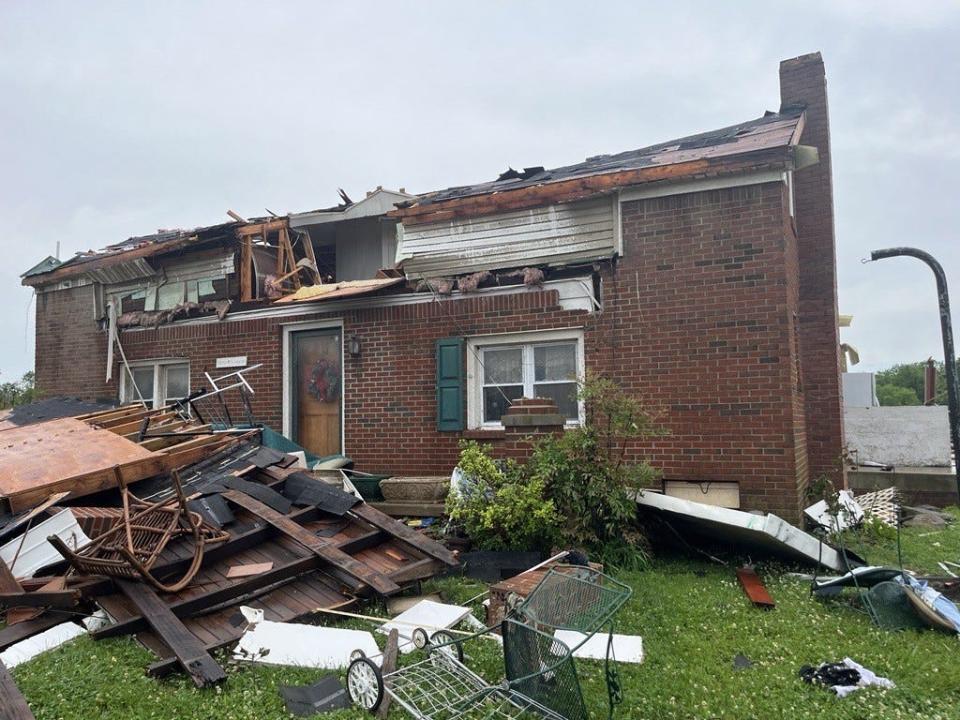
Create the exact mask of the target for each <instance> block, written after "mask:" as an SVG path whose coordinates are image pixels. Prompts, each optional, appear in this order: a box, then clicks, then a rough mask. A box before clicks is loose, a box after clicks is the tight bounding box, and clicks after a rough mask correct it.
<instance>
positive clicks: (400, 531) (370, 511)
mask: <svg viewBox="0 0 960 720" xmlns="http://www.w3.org/2000/svg"><path fill="white" fill-rule="evenodd" d="M350 512H351V513H352V514H353V515H356V516H357V517H359V518H362V519H363V520H366V521H367V522H368V523H370V524H371V525H373V526H374V527H377V528H380V529H381V530H383V531H384V532H386V533H388V534H390V535H393V536H394V537H396V538H398V539H400V540H403V541H404V542H405V543H407V544H409V545H412V546H413V547H415V548H416V549H417V550H419V551H420V552H422V553H424V554H425V555H429V556H430V557H432V558H436V559H437V560H439V561H440V562H443V563H446V564H447V565H451V566H453V565H457V564H458V561H457V558H456V556H455V555H454V554H453V553H452V552H450V551H449V550H447V548H445V547H444V546H443V545H441V544H440V543H438V542H437V541H436V540H431V539H430V538H428V537H427V536H426V535H423V534H422V533H418V532H417V531H416V530H414V529H412V528H410V527H407V526H406V525H404V524H403V523H402V522H399V521H398V520H394V519H393V518H392V517H390V516H389V515H385V514H384V513H382V512H380V511H379V510H377V509H376V508H372V507H370V505H368V504H367V503H361V504H359V505H357V506H356V507H354V508H353V509H352V510H351V511H350Z"/></svg>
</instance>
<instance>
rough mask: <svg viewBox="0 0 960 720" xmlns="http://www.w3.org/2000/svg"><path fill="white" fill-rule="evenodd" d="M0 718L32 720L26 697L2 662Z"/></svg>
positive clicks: (0, 670)
mask: <svg viewBox="0 0 960 720" xmlns="http://www.w3.org/2000/svg"><path fill="white" fill-rule="evenodd" d="M0 720H34V717H33V713H32V712H30V706H29V705H27V701H26V698H24V697H23V695H22V694H21V692H20V689H19V688H18V687H17V685H16V683H15V682H13V676H11V675H10V671H9V670H7V668H6V667H5V666H4V664H3V662H0Z"/></svg>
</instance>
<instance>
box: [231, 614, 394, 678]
mask: <svg viewBox="0 0 960 720" xmlns="http://www.w3.org/2000/svg"><path fill="white" fill-rule="evenodd" d="M354 650H362V651H363V653H364V654H365V655H366V656H367V657H369V658H371V659H373V660H374V662H376V663H377V664H379V659H377V656H379V655H380V648H379V647H378V646H377V641H376V640H375V639H374V637H373V635H371V634H370V633H368V632H365V631H362V630H347V629H344V628H329V627H318V626H316V625H303V624H300V623H278V622H270V621H267V620H265V621H263V622H259V623H257V624H256V625H254V626H253V627H252V628H251V629H249V630H247V631H246V632H245V633H244V634H243V636H242V637H241V638H240V641H239V642H238V643H237V646H236V648H235V649H234V651H233V656H234V658H236V659H237V660H249V661H251V662H258V663H263V664H265V665H293V666H296V667H310V668H320V669H323V670H339V669H342V668H345V667H347V666H348V665H349V664H350V653H351V652H353V651H354Z"/></svg>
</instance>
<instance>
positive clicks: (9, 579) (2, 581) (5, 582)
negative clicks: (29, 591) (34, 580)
mask: <svg viewBox="0 0 960 720" xmlns="http://www.w3.org/2000/svg"><path fill="white" fill-rule="evenodd" d="M22 592H23V588H22V587H21V586H20V583H18V582H17V579H16V578H15V577H14V576H13V573H12V572H10V568H9V567H8V566H7V564H6V563H5V562H4V561H3V558H0V593H3V594H6V593H22Z"/></svg>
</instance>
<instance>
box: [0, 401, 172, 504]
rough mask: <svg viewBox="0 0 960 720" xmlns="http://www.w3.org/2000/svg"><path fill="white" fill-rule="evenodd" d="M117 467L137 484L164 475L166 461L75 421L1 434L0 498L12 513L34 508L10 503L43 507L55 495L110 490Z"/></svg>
mask: <svg viewBox="0 0 960 720" xmlns="http://www.w3.org/2000/svg"><path fill="white" fill-rule="evenodd" d="M115 465H120V466H121V468H122V471H123V474H124V478H125V479H127V480H128V481H135V480H140V479H142V478H144V477H149V476H150V475H154V474H157V473H158V472H161V471H162V470H163V456H162V455H158V454H157V453H153V452H151V451H149V450H146V449H144V448H142V447H140V446H139V445H137V443H135V442H132V441H130V440H126V439H124V438H122V437H120V436H119V435H116V434H114V433H112V432H110V431H109V430H103V429H100V428H95V427H91V426H90V425H87V424H86V423H85V422H83V421H82V420H77V419H75V418H62V419H60V420H50V421H49V422H44V423H37V424H34V425H27V426H24V427H18V428H10V429H8V430H2V431H0V495H2V496H4V497H6V498H8V499H10V505H11V508H12V509H14V510H17V509H22V508H24V507H29V506H30V505H29V503H24V502H19V503H18V502H15V501H14V500H12V498H16V497H18V496H26V497H29V498H34V497H39V500H40V501H42V500H43V498H46V497H48V496H49V495H50V494H51V493H53V492H57V491H62V490H70V491H76V492H77V494H84V493H89V492H96V491H97V490H102V489H104V488H107V487H112V486H113V485H114V483H115V481H114V479H113V474H112V468H113V466H115Z"/></svg>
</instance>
